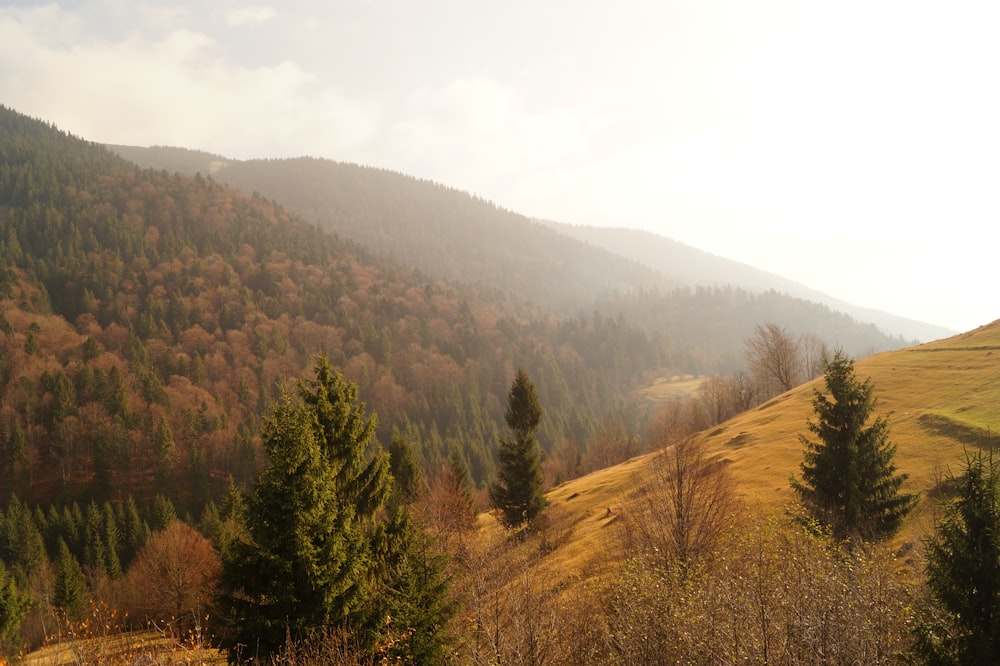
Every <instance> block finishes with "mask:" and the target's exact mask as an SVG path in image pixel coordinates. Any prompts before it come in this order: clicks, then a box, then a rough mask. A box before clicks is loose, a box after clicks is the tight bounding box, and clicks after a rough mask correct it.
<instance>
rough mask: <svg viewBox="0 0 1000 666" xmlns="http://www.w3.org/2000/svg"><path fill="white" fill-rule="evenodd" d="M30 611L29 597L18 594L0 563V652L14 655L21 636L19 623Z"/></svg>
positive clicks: (11, 579)
mask: <svg viewBox="0 0 1000 666" xmlns="http://www.w3.org/2000/svg"><path fill="white" fill-rule="evenodd" d="M30 609H31V597H29V596H28V595H27V594H24V593H22V592H20V591H19V590H18V589H17V585H16V584H15V583H14V578H13V577H12V576H8V575H7V567H5V566H4V564H3V562H2V561H0V651H2V653H3V654H7V655H10V654H13V653H16V648H17V647H19V646H18V643H19V642H20V641H19V640H18V639H19V638H20V636H21V622H23V621H24V618H25V616H26V615H27V614H28V611H29V610H30Z"/></svg>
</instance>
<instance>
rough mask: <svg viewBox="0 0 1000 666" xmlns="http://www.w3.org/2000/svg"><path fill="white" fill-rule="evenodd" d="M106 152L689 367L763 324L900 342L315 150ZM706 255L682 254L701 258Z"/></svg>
mask: <svg viewBox="0 0 1000 666" xmlns="http://www.w3.org/2000/svg"><path fill="white" fill-rule="evenodd" d="M111 149H112V150H114V151H115V152H117V153H119V154H121V155H122V156H124V157H126V158H128V159H131V160H133V161H135V162H136V163H137V164H139V165H141V166H147V167H151V168H156V169H165V170H168V171H181V172H183V173H188V174H191V175H194V174H196V173H203V174H204V173H211V174H212V177H213V178H215V179H217V180H219V181H220V182H226V183H229V184H231V185H233V186H235V187H238V188H240V189H242V190H243V191H244V192H245V193H248V194H252V193H259V194H261V195H263V196H266V197H268V198H271V199H274V200H276V201H278V202H280V203H281V204H282V205H283V206H287V207H288V208H289V209H291V210H294V211H296V212H298V213H299V214H301V215H302V216H303V217H305V218H306V219H307V220H312V221H315V222H316V223H318V224H319V225H321V226H323V227H324V228H327V229H330V230H332V231H334V232H335V233H337V234H338V235H340V236H342V237H344V238H350V239H353V240H355V241H357V242H359V243H361V244H363V245H364V246H366V247H368V248H371V249H372V251H374V252H376V253H380V254H387V255H388V256H390V257H392V258H394V259H395V260H398V261H400V262H402V263H403V264H405V265H410V266H416V267H418V268H419V269H420V270H421V271H422V272H424V273H426V274H428V275H432V276H436V277H441V278H445V279H448V280H450V281H456V282H462V283H465V284H470V285H484V286H487V287H490V288H493V289H498V290H501V291H503V292H505V293H510V294H512V295H513V296H514V297H516V298H519V299H521V300H526V301H532V302H534V303H537V304H538V305H539V306H540V307H542V308H544V309H545V310H546V311H549V312H552V313H554V314H556V315H557V316H565V315H576V314H578V313H579V312H581V311H583V312H591V311H594V310H595V309H596V310H597V311H599V312H601V313H602V314H603V315H604V316H606V317H611V318H617V317H618V316H619V314H621V313H623V312H625V313H627V314H628V316H627V317H626V319H627V320H628V321H630V322H633V323H635V324H638V325H640V326H642V327H643V328H645V330H646V331H648V332H651V333H659V334H661V335H665V336H669V338H670V339H671V341H672V342H673V343H674V348H675V350H676V353H677V354H676V358H677V360H678V362H680V363H682V364H683V366H684V368H685V370H686V371H688V372H694V373H711V372H717V371H724V372H728V371H732V370H733V369H735V368H736V367H739V365H740V364H741V359H740V354H741V352H742V347H743V340H744V338H745V337H746V336H748V335H749V334H750V333H751V331H752V330H753V328H754V326H755V325H756V324H758V323H759V322H761V321H765V320H768V321H776V322H779V323H781V324H782V325H787V326H788V327H789V329H790V330H792V331H794V332H795V333H800V334H805V333H815V334H817V335H819V337H821V338H822V339H823V340H824V341H826V342H827V343H828V344H829V345H830V346H831V347H842V348H843V349H845V350H846V351H848V352H850V353H852V354H856V355H867V354H869V353H871V352H873V351H881V350H885V349H892V348H897V347H900V346H902V345H903V344H905V341H904V340H903V339H902V338H901V337H890V336H888V335H886V334H884V333H882V332H881V331H879V330H877V329H876V328H875V327H874V326H872V325H870V324H866V323H859V321H855V320H853V319H851V318H850V317H847V316H845V315H843V314H842V313H840V312H838V311H835V310H831V309H830V308H829V307H827V306H824V305H820V304H817V303H812V302H809V301H806V300H803V299H800V298H794V297H791V296H788V295H786V294H784V293H779V292H776V291H774V290H760V289H757V288H755V285H748V286H746V287H744V286H743V285H740V284H736V283H728V284H727V283H724V282H722V281H721V280H715V281H708V280H707V279H703V278H704V277H705V273H704V271H705V270H706V269H705V268H701V269H700V270H701V271H702V272H701V273H697V274H692V273H691V272H690V271H687V270H682V271H680V272H677V273H669V274H668V275H665V274H664V272H662V271H661V270H660V269H662V266H661V265H657V266H653V267H652V268H650V267H645V266H641V265H640V264H639V263H637V262H636V261H634V260H633V259H629V258H625V257H622V256H619V255H618V254H615V253H613V252H609V251H608V250H605V249H603V248H600V247H597V246H596V245H593V244H590V243H587V242H582V241H580V240H577V239H573V238H570V237H569V236H567V235H565V234H563V233H561V232H557V231H555V230H553V229H550V228H548V226H547V225H545V224H542V223H540V222H537V221H534V220H531V219H528V218H526V217H524V216H523V215H518V214H516V213H512V212H510V211H506V210H503V209H501V208H498V207H497V206H495V205H494V204H492V203H489V202H486V201H483V200H481V199H478V198H476V197H473V196H471V195H469V194H466V193H463V192H459V191H457V190H454V189H450V188H447V187H443V186H441V185H437V184H434V183H430V182H427V181H421V180H418V179H416V178H412V177H409V176H405V175H403V174H399V173H394V172H391V171H387V170H384V169H376V168H370V167H363V166H358V165H355V164H345V163H339V162H333V161H330V160H322V159H314V158H296V159H282V160H248V161H239V160H230V159H227V158H224V157H222V156H219V155H212V154H210V153H205V152H200V151H191V150H184V149H179V148H168V147H153V148H139V147H130V146H111ZM703 254H704V253H696V255H695V256H694V258H693V259H692V258H691V257H687V258H686V259H685V261H689V262H690V261H695V262H696V263H697V262H700V261H701V260H702V259H703V257H702V255H703ZM706 256H708V255H706ZM720 261H721V260H720ZM724 263H727V264H728V263H733V262H724ZM654 269H656V270H654ZM707 270H708V271H712V270H715V269H714V268H712V267H711V266H709V268H708V269H707ZM692 275H694V279H692ZM699 283H703V284H701V286H697V285H699Z"/></svg>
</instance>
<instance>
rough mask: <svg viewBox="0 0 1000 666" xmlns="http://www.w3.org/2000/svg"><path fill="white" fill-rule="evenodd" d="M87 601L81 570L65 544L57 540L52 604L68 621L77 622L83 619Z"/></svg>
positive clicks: (84, 581) (85, 585)
mask: <svg viewBox="0 0 1000 666" xmlns="http://www.w3.org/2000/svg"><path fill="white" fill-rule="evenodd" d="M87 599H88V593H87V581H86V579H85V578H84V577H83V569H82V568H80V563H79V562H78V561H77V559H76V557H74V556H73V553H71V552H70V551H69V546H67V545H66V542H65V541H63V540H62V539H59V555H58V557H57V558H56V563H55V576H54V579H53V582H52V603H53V605H54V606H55V607H56V608H58V609H60V610H61V611H62V612H63V613H65V614H66V617H68V618H69V619H72V620H79V619H81V618H83V612H84V606H85V604H86V603H87Z"/></svg>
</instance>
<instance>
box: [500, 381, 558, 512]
mask: <svg viewBox="0 0 1000 666" xmlns="http://www.w3.org/2000/svg"><path fill="white" fill-rule="evenodd" d="M504 420H505V421H506V422H507V427H509V428H510V430H511V432H512V433H513V436H512V437H509V438H502V439H501V440H500V447H499V449H498V451H497V458H498V467H497V474H496V478H495V480H494V481H493V483H492V484H491V485H490V501H491V502H492V503H493V506H494V507H495V508H497V509H499V510H500V520H501V522H503V523H504V525H506V526H507V527H518V526H520V525H523V524H525V523H530V522H531V521H533V520H534V519H535V517H536V516H537V515H538V513H539V512H540V511H541V510H542V508H543V507H544V506H545V494H544V485H543V484H544V478H543V476H542V466H541V460H540V453H539V449H538V441H537V440H536V439H535V433H536V432H537V430H538V424H539V423H540V422H541V420H542V408H541V406H540V405H539V404H538V396H537V395H536V394H535V386H534V384H532V383H531V380H530V379H529V378H528V375H527V373H525V371H524V370H520V369H519V370H518V371H517V376H516V377H515V378H514V382H513V383H512V384H511V386H510V391H509V392H508V393H507V411H506V413H505V414H504Z"/></svg>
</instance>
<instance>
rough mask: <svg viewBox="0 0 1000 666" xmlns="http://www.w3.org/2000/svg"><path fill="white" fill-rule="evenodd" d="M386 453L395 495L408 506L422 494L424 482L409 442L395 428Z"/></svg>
mask: <svg viewBox="0 0 1000 666" xmlns="http://www.w3.org/2000/svg"><path fill="white" fill-rule="evenodd" d="M388 453H389V471H390V472H391V473H392V478H393V480H394V481H395V487H396V494H398V495H399V496H400V498H401V499H402V502H403V503H404V504H410V503H412V502H413V501H414V500H416V499H417V497H419V496H420V494H421V493H422V492H423V490H424V488H425V486H426V481H424V475H423V472H422V471H421V470H420V465H418V464H417V459H416V456H415V455H414V453H413V447H412V446H411V445H410V441H409V440H408V439H407V438H406V436H405V435H403V434H402V433H401V432H399V430H397V429H395V428H393V431H392V439H391V440H390V441H389V450H388Z"/></svg>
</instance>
